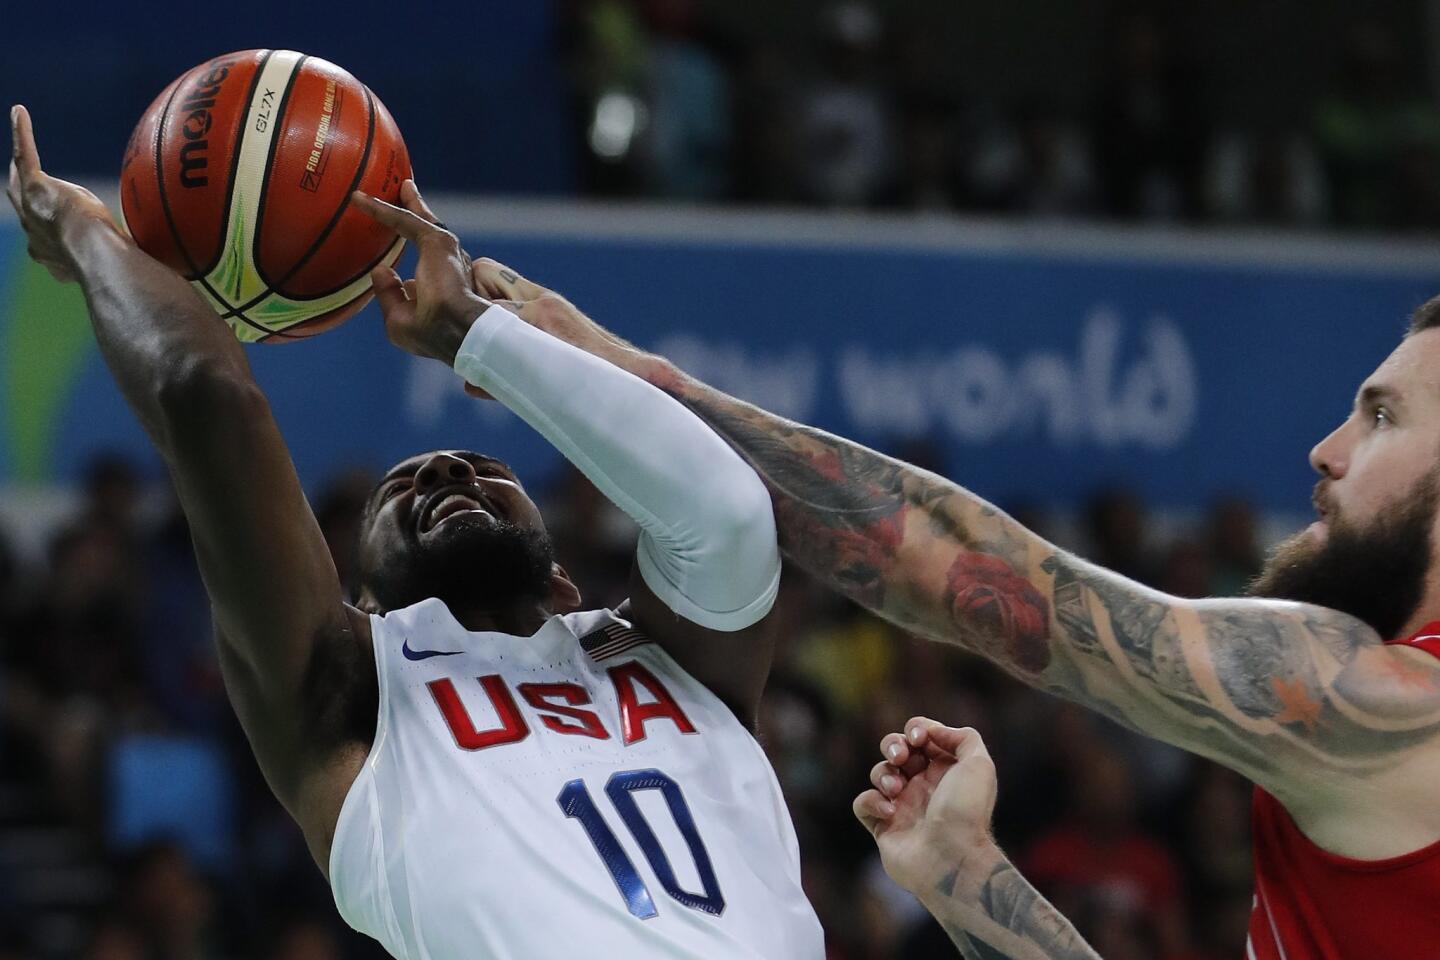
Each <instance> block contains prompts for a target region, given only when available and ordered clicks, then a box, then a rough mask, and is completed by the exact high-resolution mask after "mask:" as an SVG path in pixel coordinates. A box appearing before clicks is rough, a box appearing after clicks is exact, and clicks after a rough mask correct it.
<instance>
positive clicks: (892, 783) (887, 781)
mask: <svg viewBox="0 0 1440 960" xmlns="http://www.w3.org/2000/svg"><path fill="white" fill-rule="evenodd" d="M880 789H882V790H884V791H885V792H886V793H899V792H900V781H899V780H896V779H895V778H894V777H892V776H890V775H889V774H886V775H885V776H883V777H881V778H880Z"/></svg>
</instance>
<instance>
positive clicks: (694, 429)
mask: <svg viewBox="0 0 1440 960" xmlns="http://www.w3.org/2000/svg"><path fill="white" fill-rule="evenodd" d="M455 367H456V369H457V370H458V371H459V372H460V373H461V374H462V375H463V376H464V377H465V378H466V380H467V381H469V382H470V383H472V384H474V385H476V386H478V387H481V388H482V389H484V390H486V391H487V392H489V393H490V394H491V395H492V396H494V397H495V398H496V399H497V400H499V401H500V402H502V403H504V404H505V405H506V406H507V407H509V408H510V409H511V410H513V411H514V412H515V413H516V414H518V415H519V416H520V417H521V418H522V419H524V420H525V421H526V422H527V423H529V424H530V425H531V426H532V427H534V428H535V429H536V430H537V431H538V432H539V433H540V434H542V435H543V436H544V437H545V438H546V439H547V440H549V441H550V442H551V443H552V444H554V446H555V447H556V449H558V450H559V451H560V452H561V453H562V454H564V455H565V457H566V458H567V459H569V460H570V461H571V462H572V463H574V464H575V466H576V467H577V468H579V469H580V470H581V472H583V473H584V474H585V475H586V476H587V477H588V478H589V479H590V480H591V481H592V482H593V483H594V484H595V485H596V487H597V488H599V490H600V491H601V492H602V493H604V494H605V495H606V496H607V497H609V498H610V499H611V500H612V501H613V502H614V503H615V504H616V505H617V506H619V507H620V508H621V509H622V510H624V511H625V512H626V513H628V514H629V515H630V516H631V517H632V518H634V519H635V521H636V522H637V523H638V524H639V525H640V527H641V529H642V531H643V537H642V543H641V547H640V551H639V554H638V556H639V562H640V568H641V572H642V574H643V575H644V576H645V580H646V583H647V584H649V585H650V587H651V588H652V589H653V590H654V591H655V593H656V594H657V595H658V596H661V597H662V599H665V600H666V601H667V602H668V603H671V606H672V609H674V610H675V612H677V613H680V614H682V615H684V616H686V617H687V618H688V619H690V620H692V621H694V622H697V623H700V624H701V625H703V626H709V627H712V628H713V629H720V630H735V629H741V628H743V627H745V626H749V625H750V624H752V623H754V622H755V621H756V620H758V619H759V618H760V617H761V616H763V614H764V613H765V612H766V611H768V609H769V604H770V602H771V601H772V600H773V597H774V590H775V587H776V586H777V584H778V577H779V568H780V558H779V552H778V550H777V549H776V546H775V529H774V520H773V515H772V511H771V507H770V502H769V498H768V497H767V496H766V493H765V490H764V488H763V486H762V485H761V483H760V481H759V480H758V478H757V477H756V476H755V473H754V471H753V470H751V469H750V467H749V466H748V465H746V463H745V462H744V461H743V460H742V459H741V458H740V457H739V456H738V455H737V454H736V453H735V451H733V450H732V449H730V447H729V446H727V445H726V444H725V442H724V441H723V440H722V439H721V438H719V437H717V436H716V435H715V434H714V432H713V431H711V430H710V429H708V428H707V427H706V426H705V424H704V423H702V422H701V421H700V420H699V419H698V418H697V417H696V416H695V414H693V413H692V412H690V411H689V410H687V409H685V407H684V406H683V405H681V404H680V403H677V402H676V401H675V400H674V399H673V398H671V397H669V396H667V395H666V394H665V393H663V392H662V391H660V390H657V389H656V388H655V387H654V386H652V385H651V384H649V383H646V382H645V381H644V380H641V379H640V378H638V377H635V376H633V375H631V374H630V373H627V372H626V371H624V370H622V369H619V368H618V367H616V366H614V365H612V364H609V363H606V362H605V361H603V360H600V359H598V358H596V357H594V356H592V355H590V354H589V353H586V352H584V351H582V350H580V349H578V348H576V347H574V346H572V345H570V344H568V343H565V342H562V341H560V340H558V339H556V338H554V337H552V336H550V335H549V334H547V333H545V332H543V331H541V330H539V329H536V328H534V327H532V326H530V325H528V324H526V323H525V322H523V321H521V320H519V319H517V318H515V317H514V316H512V315H510V314H509V313H508V312H506V311H502V310H499V309H495V310H494V311H493V312H491V313H487V314H486V315H485V316H483V317H481V318H480V319H479V320H478V321H476V322H475V325H474V328H473V329H472V332H471V334H469V335H467V337H466V340H465V343H464V345H462V347H461V349H460V350H459V352H458V354H457V357H456V361H455Z"/></svg>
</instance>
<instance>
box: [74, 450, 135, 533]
mask: <svg viewBox="0 0 1440 960" xmlns="http://www.w3.org/2000/svg"><path fill="white" fill-rule="evenodd" d="M84 486H85V505H84V507H83V508H82V512H81V515H80V517H79V519H78V521H77V523H78V524H80V525H88V524H102V525H104V526H107V527H110V528H112V529H114V530H116V531H117V532H119V533H120V534H122V535H124V536H126V537H134V536H136V535H137V533H138V529H139V526H140V477H139V474H138V473H137V471H136V469H135V465H134V464H133V463H131V462H130V461H129V460H128V459H127V458H125V457H124V456H122V455H120V454H116V453H100V454H97V455H96V456H95V457H94V458H93V459H92V460H91V461H90V462H89V463H88V464H86V466H85V478H84Z"/></svg>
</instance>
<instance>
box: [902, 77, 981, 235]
mask: <svg viewBox="0 0 1440 960" xmlns="http://www.w3.org/2000/svg"><path fill="white" fill-rule="evenodd" d="M957 136H958V131H957V122H956V115H955V108H954V106H953V105H952V104H950V103H949V102H947V101H945V100H916V101H911V102H909V103H907V104H906V105H905V108H904V111H903V113H902V116H901V117H900V170H899V176H898V177H897V178H896V180H895V184H894V197H893V201H892V202H893V204H894V205H895V206H899V207H904V208H906V209H909V210H929V211H937V210H953V209H955V208H956V207H958V206H960V202H961V199H962V198H963V196H964V183H963V178H962V177H961V172H960V156H959V150H958V145H957V143H956V139H957Z"/></svg>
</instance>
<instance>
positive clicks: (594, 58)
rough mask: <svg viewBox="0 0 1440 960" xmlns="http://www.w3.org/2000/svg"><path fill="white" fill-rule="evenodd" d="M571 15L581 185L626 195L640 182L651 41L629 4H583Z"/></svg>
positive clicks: (589, 0)
mask: <svg viewBox="0 0 1440 960" xmlns="http://www.w3.org/2000/svg"><path fill="white" fill-rule="evenodd" d="M571 13H572V17H573V23H572V24H571V33H572V38H571V40H572V45H573V50H572V51H571V74H572V77H573V78H574V83H575V102H576V112H577V115H578V118H579V120H580V123H581V127H582V131H581V132H582V136H581V137H580V142H582V143H584V144H585V145H586V150H585V152H584V154H583V157H584V163H583V170H582V182H584V184H585V185H586V188H587V189H588V190H589V191H590V192H592V193H599V194H628V193H631V192H634V191H635V190H637V189H638V188H639V186H640V184H641V182H642V163H641V159H640V151H639V149H638V147H639V143H640V138H641V137H642V136H643V135H644V133H645V130H646V128H647V127H648V125H649V122H650V118H649V113H648V109H647V107H646V105H645V102H644V100H643V93H644V89H645V69H646V63H647V61H648V59H649V48H650V38H649V36H648V34H647V33H646V31H645V26H644V23H643V22H642V20H641V18H640V15H639V11H638V10H636V8H635V4H634V3H631V2H627V0H581V2H577V3H574V4H571Z"/></svg>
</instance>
